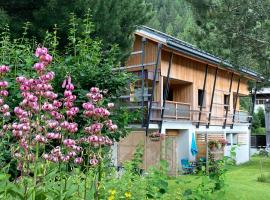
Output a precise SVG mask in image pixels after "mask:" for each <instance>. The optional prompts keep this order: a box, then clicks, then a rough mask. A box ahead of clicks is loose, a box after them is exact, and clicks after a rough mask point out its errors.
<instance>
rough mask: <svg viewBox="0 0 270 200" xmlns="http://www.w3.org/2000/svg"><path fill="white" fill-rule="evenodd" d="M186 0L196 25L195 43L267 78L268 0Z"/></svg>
mask: <svg viewBox="0 0 270 200" xmlns="http://www.w3.org/2000/svg"><path fill="white" fill-rule="evenodd" d="M189 2H190V3H191V5H192V7H193V13H194V16H195V19H196V23H197V25H198V27H199V28H198V29H197V31H196V32H195V33H194V37H195V40H196V44H197V46H199V47H200V48H202V49H205V50H207V51H209V52H211V53H214V54H216V55H219V56H221V57H222V58H224V59H226V60H229V61H230V62H232V63H234V65H236V66H238V67H243V66H245V67H248V68H251V69H254V70H258V71H259V72H261V73H262V74H263V75H264V76H265V77H269V70H268V69H266V68H265V66H267V65H268V64H269V52H270V51H269V47H270V45H269V42H268V41H269V34H268V33H269V27H270V26H269V10H270V3H269V1H256V0H248V1H246V0H239V1H234V0H229V1H228V0H213V1H212V0H203V1H201V0H189ZM266 80H269V79H268V78H266Z"/></svg>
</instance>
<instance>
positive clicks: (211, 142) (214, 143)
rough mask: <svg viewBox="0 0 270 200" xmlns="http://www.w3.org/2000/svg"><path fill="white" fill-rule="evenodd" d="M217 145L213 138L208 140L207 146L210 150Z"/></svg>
mask: <svg viewBox="0 0 270 200" xmlns="http://www.w3.org/2000/svg"><path fill="white" fill-rule="evenodd" d="M217 145H218V143H217V141H215V140H210V141H209V142H208V147H209V148H210V150H211V151H213V150H216V148H217Z"/></svg>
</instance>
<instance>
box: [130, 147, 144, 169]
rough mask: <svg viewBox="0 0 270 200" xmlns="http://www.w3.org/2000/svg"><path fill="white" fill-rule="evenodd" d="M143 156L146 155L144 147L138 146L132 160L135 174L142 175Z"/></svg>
mask: <svg viewBox="0 0 270 200" xmlns="http://www.w3.org/2000/svg"><path fill="white" fill-rule="evenodd" d="M143 154H144V145H143V144H138V145H137V146H136V151H135V153H134V155H133V158H132V159H131V161H130V162H131V166H132V168H133V173H137V174H141V168H142V164H143Z"/></svg>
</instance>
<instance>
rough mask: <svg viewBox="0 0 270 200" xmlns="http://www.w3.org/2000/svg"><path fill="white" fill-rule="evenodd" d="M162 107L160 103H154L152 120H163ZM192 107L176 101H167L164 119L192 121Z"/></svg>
mask: <svg viewBox="0 0 270 200" xmlns="http://www.w3.org/2000/svg"><path fill="white" fill-rule="evenodd" d="M161 110H162V106H161V105H160V102H153V106H152V114H151V120H160V119H161ZM190 111H191V105H190V104H189V103H182V102H176V101H166V103H165V108H164V116H163V117H164V118H165V119H173V120H181V119H182V120H191V112H190Z"/></svg>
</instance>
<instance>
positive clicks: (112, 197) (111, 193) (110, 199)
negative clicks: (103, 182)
mask: <svg viewBox="0 0 270 200" xmlns="http://www.w3.org/2000/svg"><path fill="white" fill-rule="evenodd" d="M109 193H110V196H109V197H108V200H114V198H115V197H114V195H115V193H116V190H109Z"/></svg>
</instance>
